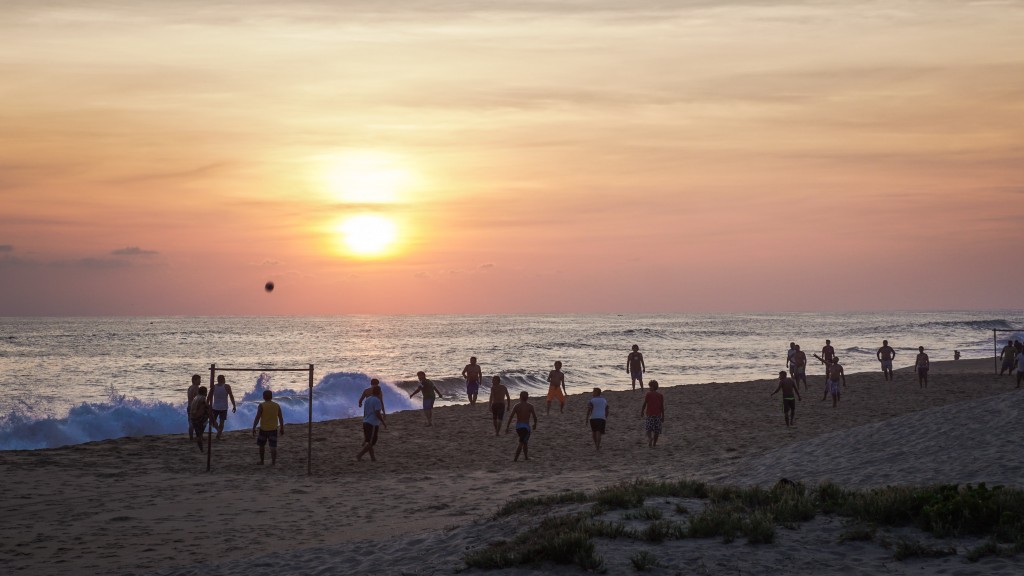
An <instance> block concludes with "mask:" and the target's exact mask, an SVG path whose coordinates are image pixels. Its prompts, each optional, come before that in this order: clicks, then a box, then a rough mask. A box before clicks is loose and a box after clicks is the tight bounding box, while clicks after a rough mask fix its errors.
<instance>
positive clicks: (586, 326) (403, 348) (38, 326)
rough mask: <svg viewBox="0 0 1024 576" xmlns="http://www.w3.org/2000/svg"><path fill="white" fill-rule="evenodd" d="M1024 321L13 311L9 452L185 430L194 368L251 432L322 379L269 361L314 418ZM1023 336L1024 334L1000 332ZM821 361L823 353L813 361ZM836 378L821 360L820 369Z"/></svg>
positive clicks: (2, 419) (669, 378)
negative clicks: (378, 404)
mask: <svg viewBox="0 0 1024 576" xmlns="http://www.w3.org/2000/svg"><path fill="white" fill-rule="evenodd" d="M1020 327H1024V311H965V312H883V313H849V314H820V313H787V314H701V315H698V314H622V315H619V314H605V315H494V316H489V315H472V316H470V315H466V316H458V315H445V316H339V317H270V318H266V317H258V318H236V317H200V318H189V317H170V318H0V390H3V394H2V396H0V450H15V449H38V448H47V447H55V446H63V445H68V444H77V443H82V442H89V441H94V440H102V439H107V438H117V437H121V436H137V435H146V434H172V433H187V430H188V429H187V424H186V417H185V391H186V389H187V388H188V385H189V381H190V378H191V376H192V374H200V375H201V376H203V381H204V385H206V386H209V377H210V366H211V364H216V365H217V366H218V367H221V368H255V369H257V371H253V372H225V373H224V374H225V376H226V377H227V379H228V383H229V384H231V386H232V388H233V390H234V394H235V398H236V400H237V401H238V402H239V405H238V413H237V414H229V418H228V429H239V428H247V427H249V426H251V423H252V418H253V414H254V413H255V407H256V405H257V404H258V403H259V401H260V399H261V398H260V394H261V393H262V390H263V389H265V388H269V389H271V390H273V391H274V394H275V399H276V400H279V401H280V402H282V404H283V405H284V407H285V420H286V421H290V422H304V421H306V418H307V411H308V402H307V400H308V395H307V389H308V374H307V373H304V372H272V373H271V372H267V373H261V372H260V371H258V369H260V368H307V367H308V365H309V364H313V365H314V396H313V398H314V402H313V408H314V420H318V421H319V420H329V419H334V418H346V417H350V416H355V415H357V414H361V411H360V410H359V409H358V408H357V407H356V400H357V398H358V396H359V393H360V392H361V391H362V390H363V388H365V387H366V386H367V385H368V382H369V378H371V377H376V378H379V379H380V380H381V381H382V382H383V383H384V388H385V404H386V406H387V408H388V411H389V412H395V411H398V410H407V409H412V408H416V407H417V406H418V398H417V399H414V400H410V399H409V398H408V391H411V390H412V386H414V385H415V384H414V382H415V380H416V376H415V374H416V372H417V371H419V370H423V371H425V372H426V373H427V377H428V378H431V379H432V380H434V381H435V383H437V384H438V386H439V388H440V390H441V391H442V392H443V393H444V394H445V399H444V400H442V401H440V402H439V403H438V404H439V405H444V404H452V403H456V404H457V403H464V402H466V401H467V399H466V392H465V386H464V383H463V380H462V378H461V377H459V374H460V373H461V371H462V368H463V367H464V366H465V365H466V364H467V363H468V361H469V357H470V356H476V357H477V358H478V362H479V364H480V365H481V366H482V368H483V373H484V384H485V386H484V387H483V388H482V390H481V398H482V399H486V397H487V385H489V383H490V380H491V376H493V375H500V376H501V378H502V380H503V382H504V383H505V384H507V385H508V386H509V388H510V390H511V391H512V392H513V395H515V394H517V393H518V392H519V391H520V390H527V391H529V392H530V393H531V395H539V394H544V393H545V392H546V389H547V384H546V381H545V379H546V377H547V373H548V371H549V370H550V369H551V368H552V364H553V363H554V362H555V361H556V360H560V361H562V363H563V371H564V372H565V380H566V386H567V388H568V390H569V392H570V393H578V392H584V391H589V390H590V389H591V388H593V387H595V386H598V387H601V388H605V389H615V390H623V389H628V388H629V387H630V381H629V376H628V375H627V374H626V371H625V361H626V355H627V354H628V353H629V351H630V346H632V345H633V344H636V345H638V346H639V347H640V351H641V352H642V353H643V354H644V359H645V362H646V365H647V374H646V377H647V379H656V380H658V381H659V383H660V384H661V385H662V386H675V385H680V384H699V383H709V382H736V381H747V380H757V379H771V378H775V377H776V375H777V374H778V371H779V370H782V369H784V368H785V359H786V350H787V349H788V347H789V343H790V342H791V341H795V342H796V343H798V344H800V345H801V347H802V349H803V350H804V351H805V352H807V353H808V356H810V353H812V352H817V351H820V350H821V347H822V346H823V345H824V341H825V339H826V338H829V339H831V340H832V345H833V346H834V347H835V349H836V352H837V355H838V356H839V357H840V358H841V361H842V363H843V365H844V366H845V367H846V370H847V372H848V373H853V372H865V371H875V370H878V363H877V361H876V359H875V351H876V350H877V349H878V347H879V346H881V342H882V340H883V339H888V340H889V343H890V345H891V346H893V348H895V349H896V351H897V356H896V361H895V366H896V367H901V366H907V365H911V364H913V359H914V355H915V354H916V351H917V347H918V346H924V347H925V348H926V351H927V352H928V353H929V355H930V356H931V358H932V360H952V359H953V351H954V350H959V351H960V352H961V354H962V358H964V359H970V358H991V357H992V353H993V350H992V346H993V343H992V330H993V329H999V330H1013V329H1015V328H1020ZM1007 338H1017V339H1024V330H1022V331H1021V332H1017V333H1014V332H1004V333H1000V335H999V341H1000V343H999V347H1000V348H1001V347H1002V345H1003V343H1004V341H1005V340H1006V339H1007ZM811 362H814V360H813V359H811ZM822 373H823V371H822V370H821V369H820V368H819V366H818V365H817V364H811V365H810V368H809V371H808V374H809V375H811V376H815V375H820V374H822Z"/></svg>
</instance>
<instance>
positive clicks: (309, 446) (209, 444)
mask: <svg viewBox="0 0 1024 576" xmlns="http://www.w3.org/2000/svg"><path fill="white" fill-rule="evenodd" d="M217 372H260V373H263V372H308V373H309V420H308V421H307V425H306V475H307V476H312V475H313V365H312V364H310V365H309V366H308V367H307V368H218V367H217V365H216V364H210V390H213V383H214V382H216V381H217ZM212 459H213V419H210V429H209V432H208V433H207V438H206V471H207V472H209V471H210V464H211V461H212Z"/></svg>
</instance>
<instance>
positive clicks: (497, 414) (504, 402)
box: [487, 376, 512, 436]
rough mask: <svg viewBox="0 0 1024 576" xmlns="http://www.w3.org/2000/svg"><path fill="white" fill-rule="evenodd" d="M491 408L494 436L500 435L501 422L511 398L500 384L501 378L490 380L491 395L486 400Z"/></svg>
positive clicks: (495, 377) (510, 404) (506, 389)
mask: <svg viewBox="0 0 1024 576" xmlns="http://www.w3.org/2000/svg"><path fill="white" fill-rule="evenodd" d="M487 404H488V405H489V406H490V407H491V420H492V423H493V424H494V435H495V436H497V435H499V434H500V433H501V421H502V420H504V418H505V410H507V409H508V408H509V407H510V406H512V397H511V396H509V395H508V388H506V387H505V385H504V384H502V383H501V376H494V377H493V378H491V395H490V397H489V398H488V399H487Z"/></svg>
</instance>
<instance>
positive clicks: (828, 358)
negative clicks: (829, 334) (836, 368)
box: [820, 340, 836, 376]
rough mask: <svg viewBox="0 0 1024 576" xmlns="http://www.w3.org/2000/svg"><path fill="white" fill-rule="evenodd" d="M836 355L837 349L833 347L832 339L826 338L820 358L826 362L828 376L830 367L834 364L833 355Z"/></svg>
mask: <svg viewBox="0 0 1024 576" xmlns="http://www.w3.org/2000/svg"><path fill="white" fill-rule="evenodd" d="M835 355H836V349H835V348H833V347H832V341H831V340H825V345H824V346H822V347H821V358H820V360H821V361H822V362H824V363H825V372H826V376H827V375H828V374H827V373H828V367H829V366H831V365H832V357H833V356H835Z"/></svg>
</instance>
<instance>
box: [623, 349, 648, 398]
mask: <svg viewBox="0 0 1024 576" xmlns="http://www.w3.org/2000/svg"><path fill="white" fill-rule="evenodd" d="M644 372H647V366H646V365H645V364H644V355H643V354H641V353H640V347H639V346H637V345H636V344H633V351H632V352H630V353H629V356H626V373H627V374H629V381H630V384H632V385H633V390H636V383H637V382H640V389H641V390H643V389H644Z"/></svg>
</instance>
